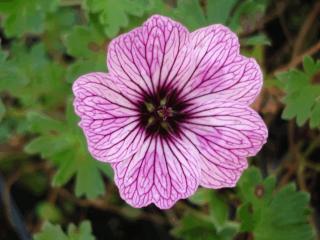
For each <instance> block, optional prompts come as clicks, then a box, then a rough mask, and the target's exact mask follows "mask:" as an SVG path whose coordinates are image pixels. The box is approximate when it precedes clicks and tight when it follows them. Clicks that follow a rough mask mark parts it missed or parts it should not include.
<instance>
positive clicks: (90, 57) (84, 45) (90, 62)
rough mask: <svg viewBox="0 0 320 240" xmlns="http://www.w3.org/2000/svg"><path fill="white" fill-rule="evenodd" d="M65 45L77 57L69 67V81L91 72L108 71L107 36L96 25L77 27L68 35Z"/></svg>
mask: <svg viewBox="0 0 320 240" xmlns="http://www.w3.org/2000/svg"><path fill="white" fill-rule="evenodd" d="M65 45H66V47H67V51H68V53H69V54H70V55H72V56H74V57H76V58H77V60H76V61H75V62H74V63H72V64H70V66H69V68H68V71H67V81H68V82H70V83H72V82H73V81H74V80H76V79H77V78H78V77H79V76H81V75H83V74H86V73H89V72H99V71H101V72H106V52H105V45H106V42H105V37H104V36H103V35H102V34H101V33H100V32H99V31H98V30H97V29H96V28H95V27H94V26H90V27H83V26H77V27H75V28H74V29H73V30H72V31H71V32H70V33H69V34H68V35H67V36H66V39H65Z"/></svg>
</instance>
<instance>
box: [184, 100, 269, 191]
mask: <svg viewBox="0 0 320 240" xmlns="http://www.w3.org/2000/svg"><path fill="white" fill-rule="evenodd" d="M190 114H191V116H192V117H191V119H190V120H188V121H187V123H185V124H184V125H183V128H184V130H186V131H185V132H189V134H191V133H192V134H194V135H195V137H196V138H197V140H198V141H194V142H193V144H194V145H195V146H197V149H198V151H199V152H200V154H201V157H202V160H201V170H202V176H201V185H202V186H205V187H211V188H222V187H233V186H235V184H236V182H237V181H238V179H239V177H240V175H241V173H242V171H243V170H244V169H245V168H246V167H247V160H246V158H247V157H249V156H254V155H255V154H257V152H259V151H260V149H261V147H262V146H263V144H264V143H265V142H266V139H267V135H268V131H267V128H266V126H265V124H264V122H263V120H262V119H261V117H260V116H259V115H258V114H257V113H256V112H255V111H254V110H252V109H251V108H249V107H247V106H243V105H241V104H238V103H235V102H218V101H217V100H212V101H210V102H207V103H205V104H201V105H200V104H199V105H198V106H193V109H190ZM190 142H192V141H190Z"/></svg>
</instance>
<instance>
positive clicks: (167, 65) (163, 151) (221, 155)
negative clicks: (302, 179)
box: [73, 15, 268, 209]
mask: <svg viewBox="0 0 320 240" xmlns="http://www.w3.org/2000/svg"><path fill="white" fill-rule="evenodd" d="M107 66H108V69H109V73H98V72H95V73H89V74H87V75H83V76H81V77H80V78H78V79H77V80H76V81H75V83H74V85H73V92H74V95H75V99H74V108H75V111H76V113H77V114H78V115H79V116H80V118H81V121H80V123H79V125H80V127H81V128H82V129H83V131H84V134H85V136H86V139H87V143H88V149H89V151H90V153H91V154H92V155H93V157H94V158H96V159H97V160H100V161H102V162H107V163H110V164H111V166H112V167H113V169H114V171H115V183H116V185H117V186H118V188H119V191H120V195H121V197H122V198H123V199H124V200H125V201H127V202H128V203H129V204H130V205H132V206H134V207H143V206H147V205H149V204H151V203H154V204H155V205H156V206H158V207H159V208H162V209H166V208H170V207H172V206H173V204H174V203H175V202H176V201H178V200H179V199H184V198H187V197H189V196H190V195H192V194H193V193H194V192H195V191H196V190H197V188H198V186H203V187H207V188H214V189H217V188H224V187H234V186H235V184H236V183H237V181H238V179H239V177H240V176H241V173H242V172H243V170H244V169H246V168H247V166H248V164H247V157H249V156H254V155H255V154H256V153H257V152H258V151H259V150H260V149H261V147H262V145H263V144H264V143H265V142H266V138H267V134H268V132H267V128H266V126H265V124H264V122H263V120H262V119H261V118H260V116H259V115H258V114H257V113H256V112H255V111H254V110H252V109H251V108H250V107H249V105H250V104H251V103H252V102H253V101H254V100H255V98H256V96H257V95H258V94H259V92H260V90H261V87H262V74H261V70H260V68H259V66H258V64H257V63H256V61H255V60H254V59H252V58H246V57H244V56H242V55H240V53H239V42H238V39H237V36H236V35H235V34H234V33H232V32H231V31H230V30H229V29H228V28H227V27H225V26H223V25H211V26H208V27H204V28H201V29H198V30H196V31H194V32H191V33H189V31H188V30H187V29H186V28H185V27H184V26H182V25H181V24H180V23H178V22H175V21H173V20H171V19H170V18H167V17H164V16H159V15H155V16H152V17H151V18H149V19H148V20H147V21H146V22H145V23H144V24H143V25H142V26H141V27H138V28H136V29H134V30H132V31H130V32H129V33H125V34H122V35H120V36H118V37H117V38H115V39H114V40H113V41H111V43H110V44H109V47H108V57H107Z"/></svg>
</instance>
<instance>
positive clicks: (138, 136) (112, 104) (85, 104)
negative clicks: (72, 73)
mask: <svg viewBox="0 0 320 240" xmlns="http://www.w3.org/2000/svg"><path fill="white" fill-rule="evenodd" d="M73 92H74V95H75V99H74V108H75V111H76V113H77V114H78V115H79V116H80V118H81V121H80V123H79V125H80V127H81V128H82V129H83V131H84V133H85V135H86V138H87V142H88V148H89V151H90V152H91V154H92V155H93V157H95V158H96V159H98V160H100V161H104V162H115V161H121V160H122V159H124V158H127V157H130V156H132V154H134V153H135V152H136V151H138V149H139V148H140V146H141V145H142V143H143V141H144V137H145V136H144V131H142V129H140V128H139V127H138V124H139V123H138V113H137V110H136V108H135V107H134V105H133V104H132V103H131V102H130V100H129V99H128V98H126V97H125V96H124V95H123V94H122V93H120V92H119V90H118V88H117V85H116V83H114V81H113V79H112V78H111V77H110V75H109V74H105V73H90V74H87V75H83V76H81V77H80V78H78V79H77V80H76V81H75V82H74V84H73Z"/></svg>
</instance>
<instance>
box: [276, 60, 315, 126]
mask: <svg viewBox="0 0 320 240" xmlns="http://www.w3.org/2000/svg"><path fill="white" fill-rule="evenodd" d="M303 68H304V71H302V70H299V69H291V70H290V71H288V72H284V73H281V74H279V75H278V76H277V77H278V79H280V80H281V81H283V85H284V90H285V92H286V96H285V98H284V100H283V101H284V103H285V104H286V107H285V109H284V111H283V114H282V117H283V118H284V119H292V118H294V117H295V118H296V121H297V124H298V125H299V126H302V125H303V124H304V123H305V122H306V121H307V120H308V119H310V127H312V128H315V127H319V126H320V85H319V83H318V81H319V78H320V77H319V76H320V75H319V74H320V60H313V59H312V58H311V57H305V58H304V61H303Z"/></svg>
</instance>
